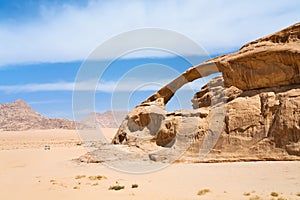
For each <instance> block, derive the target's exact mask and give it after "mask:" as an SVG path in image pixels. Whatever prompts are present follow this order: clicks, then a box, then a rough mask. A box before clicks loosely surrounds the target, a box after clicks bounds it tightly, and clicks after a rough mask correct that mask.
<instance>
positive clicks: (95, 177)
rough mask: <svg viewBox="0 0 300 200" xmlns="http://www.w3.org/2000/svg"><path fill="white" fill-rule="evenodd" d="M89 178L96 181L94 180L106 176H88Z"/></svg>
mask: <svg viewBox="0 0 300 200" xmlns="http://www.w3.org/2000/svg"><path fill="white" fill-rule="evenodd" d="M89 179H90V180H91V181H96V180H102V179H107V178H106V177H105V176H100V175H98V176H89Z"/></svg>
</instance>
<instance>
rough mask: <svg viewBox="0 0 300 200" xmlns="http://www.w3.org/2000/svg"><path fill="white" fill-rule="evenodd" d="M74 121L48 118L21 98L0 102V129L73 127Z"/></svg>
mask: <svg viewBox="0 0 300 200" xmlns="http://www.w3.org/2000/svg"><path fill="white" fill-rule="evenodd" d="M75 125H76V124H75V122H74V121H70V120H67V119H49V118H46V117H44V116H42V115H40V114H39V113H37V112H36V111H34V110H33V109H32V108H31V107H30V106H29V105H28V104H26V103H25V102H24V101H22V100H17V101H15V102H13V103H11V104H10V103H7V104H0V129H2V130H5V131H22V130H28V129H75V128H76V127H75Z"/></svg>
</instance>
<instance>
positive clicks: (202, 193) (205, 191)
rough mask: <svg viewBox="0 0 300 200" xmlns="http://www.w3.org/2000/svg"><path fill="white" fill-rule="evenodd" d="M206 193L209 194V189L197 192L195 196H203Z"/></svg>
mask: <svg viewBox="0 0 300 200" xmlns="http://www.w3.org/2000/svg"><path fill="white" fill-rule="evenodd" d="M208 192H210V189H203V190H199V191H198V193H197V195H199V196H202V195H205V194H206V193H208Z"/></svg>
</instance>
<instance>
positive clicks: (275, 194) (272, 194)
mask: <svg viewBox="0 0 300 200" xmlns="http://www.w3.org/2000/svg"><path fill="white" fill-rule="evenodd" d="M270 195H271V196H272V197H278V196H279V194H278V193H277V192H271V194H270Z"/></svg>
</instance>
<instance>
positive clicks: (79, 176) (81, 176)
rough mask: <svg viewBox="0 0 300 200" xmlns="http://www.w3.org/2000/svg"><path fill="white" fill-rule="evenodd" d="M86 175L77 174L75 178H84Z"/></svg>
mask: <svg viewBox="0 0 300 200" xmlns="http://www.w3.org/2000/svg"><path fill="white" fill-rule="evenodd" d="M85 177H86V175H77V176H75V179H82V178H85Z"/></svg>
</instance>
